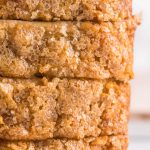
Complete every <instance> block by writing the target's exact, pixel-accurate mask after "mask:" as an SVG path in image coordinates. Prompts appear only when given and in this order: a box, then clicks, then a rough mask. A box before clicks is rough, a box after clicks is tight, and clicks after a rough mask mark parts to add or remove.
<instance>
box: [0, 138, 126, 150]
mask: <svg viewBox="0 0 150 150" xmlns="http://www.w3.org/2000/svg"><path fill="white" fill-rule="evenodd" d="M127 146H128V138H127V137H126V136H102V137H97V138H85V139H82V140H78V141H76V140H68V139H61V140H60V139H50V140H46V141H37V142H29V141H28V142H27V141H24V142H21V141H20V142H13V141H12V142H10V141H0V148H1V150H127Z"/></svg>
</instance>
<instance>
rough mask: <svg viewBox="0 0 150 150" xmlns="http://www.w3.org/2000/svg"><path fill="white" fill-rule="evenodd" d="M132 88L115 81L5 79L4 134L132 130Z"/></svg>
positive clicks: (0, 108) (0, 124)
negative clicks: (129, 116) (130, 125)
mask: <svg viewBox="0 0 150 150" xmlns="http://www.w3.org/2000/svg"><path fill="white" fill-rule="evenodd" d="M129 101H130V88H129V85H128V84H123V83H116V82H114V81H104V80H103V81H92V80H76V79H58V78H55V79H53V80H51V81H50V80H49V81H48V80H47V79H46V78H43V79H28V80H27V79H25V80H23V79H7V78H0V138H2V139H8V140H37V139H38V140H40V139H41V140H42V139H47V138H53V137H55V138H71V139H82V138H84V137H97V136H99V135H118V134H127V124H128V113H129Z"/></svg>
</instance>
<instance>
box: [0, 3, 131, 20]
mask: <svg viewBox="0 0 150 150" xmlns="http://www.w3.org/2000/svg"><path fill="white" fill-rule="evenodd" d="M131 15H132V0H67V1H65V0H0V18H3V19H19V20H29V21H31V20H42V21H52V20H53V21H54V20H78V21H79V20H91V21H118V20H124V19H126V18H129V17H130V16H131Z"/></svg>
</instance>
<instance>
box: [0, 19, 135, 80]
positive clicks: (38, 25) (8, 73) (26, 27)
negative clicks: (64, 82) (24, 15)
mask: <svg viewBox="0 0 150 150" xmlns="http://www.w3.org/2000/svg"><path fill="white" fill-rule="evenodd" d="M136 23H137V22H136V19H135V18H132V19H129V20H127V21H122V22H113V23H111V22H103V23H100V24H96V23H91V22H53V23H51V22H50V23H42V22H23V21H6V20H5V21H3V20H1V21H0V75H1V76H3V77H23V78H29V77H32V76H34V75H40V76H43V75H44V76H48V77H80V78H94V79H106V78H115V79H117V80H121V81H128V80H129V79H131V78H132V77H133V70H132V64H133V39H134V31H135V28H136Z"/></svg>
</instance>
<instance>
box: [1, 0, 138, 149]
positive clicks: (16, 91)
mask: <svg viewBox="0 0 150 150" xmlns="http://www.w3.org/2000/svg"><path fill="white" fill-rule="evenodd" d="M0 18H1V20H0V139H1V140H0V150H127V146H128V118H129V104H130V85H129V81H130V79H132V78H133V70H132V69H133V68H132V65H133V41H134V32H135V29H136V27H137V25H138V19H137V17H135V16H132V0H0Z"/></svg>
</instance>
